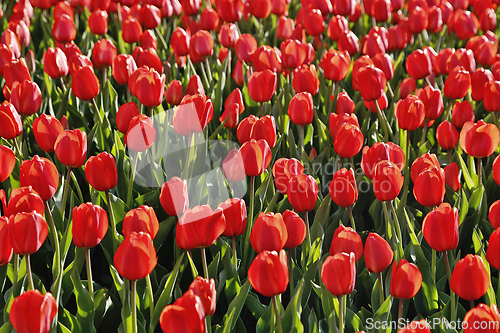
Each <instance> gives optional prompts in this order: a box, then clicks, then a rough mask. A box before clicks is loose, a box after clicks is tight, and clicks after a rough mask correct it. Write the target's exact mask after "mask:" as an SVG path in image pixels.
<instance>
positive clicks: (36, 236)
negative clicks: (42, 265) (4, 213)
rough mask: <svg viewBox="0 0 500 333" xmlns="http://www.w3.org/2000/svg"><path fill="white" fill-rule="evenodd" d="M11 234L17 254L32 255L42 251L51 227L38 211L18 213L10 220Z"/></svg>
mask: <svg viewBox="0 0 500 333" xmlns="http://www.w3.org/2000/svg"><path fill="white" fill-rule="evenodd" d="M9 233H10V241H11V243H12V248H13V249H14V253H15V254H19V255H30V254H33V253H35V252H36V251H38V250H39V249H40V247H41V246H42V244H43V242H45V239H46V238H47V235H48V233H49V226H48V225H47V222H46V221H45V219H44V218H43V216H42V215H40V214H38V213H37V212H36V211H32V212H29V213H17V214H16V215H14V216H13V217H12V218H9Z"/></svg>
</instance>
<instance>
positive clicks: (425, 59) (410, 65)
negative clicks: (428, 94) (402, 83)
mask: <svg viewBox="0 0 500 333" xmlns="http://www.w3.org/2000/svg"><path fill="white" fill-rule="evenodd" d="M406 71H407V72H408V74H409V75H410V76H411V77H412V78H414V79H415V80H419V79H423V78H424V77H426V76H427V75H429V74H430V73H431V72H432V63H431V59H430V57H429V54H428V53H427V52H426V51H424V50H421V49H417V50H415V51H413V53H411V54H410V55H409V56H408V58H407V60H406Z"/></svg>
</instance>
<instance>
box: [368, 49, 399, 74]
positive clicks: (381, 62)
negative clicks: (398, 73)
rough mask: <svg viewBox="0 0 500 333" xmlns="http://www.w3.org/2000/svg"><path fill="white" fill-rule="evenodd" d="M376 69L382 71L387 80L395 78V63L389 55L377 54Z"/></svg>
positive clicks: (374, 60)
mask: <svg viewBox="0 0 500 333" xmlns="http://www.w3.org/2000/svg"><path fill="white" fill-rule="evenodd" d="M372 60H373V63H374V65H375V67H377V68H379V69H381V70H382V71H383V72H384V74H385V77H386V79H387V80H391V79H392V78H393V77H394V61H393V60H392V58H391V56H390V55H388V54H387V53H377V54H376V55H375V56H374V57H373V58H372Z"/></svg>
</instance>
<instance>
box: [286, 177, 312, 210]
mask: <svg viewBox="0 0 500 333" xmlns="http://www.w3.org/2000/svg"><path fill="white" fill-rule="evenodd" d="M318 192H319V189H318V183H316V180H315V179H314V178H313V177H312V176H308V175H304V174H298V175H296V176H294V177H293V178H291V179H290V183H289V184H288V201H289V202H290V204H291V205H292V207H293V209H294V210H295V211H296V212H297V213H303V212H308V211H311V210H314V208H315V207H316V200H317V198H318Z"/></svg>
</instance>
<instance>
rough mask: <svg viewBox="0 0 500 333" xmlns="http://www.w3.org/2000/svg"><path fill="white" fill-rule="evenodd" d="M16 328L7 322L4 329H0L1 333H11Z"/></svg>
mask: <svg viewBox="0 0 500 333" xmlns="http://www.w3.org/2000/svg"><path fill="white" fill-rule="evenodd" d="M13 329H14V328H13V327H12V325H11V324H10V321H8V322H6V323H5V324H3V326H2V327H0V333H11V332H12V330H13Z"/></svg>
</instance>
